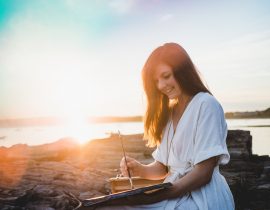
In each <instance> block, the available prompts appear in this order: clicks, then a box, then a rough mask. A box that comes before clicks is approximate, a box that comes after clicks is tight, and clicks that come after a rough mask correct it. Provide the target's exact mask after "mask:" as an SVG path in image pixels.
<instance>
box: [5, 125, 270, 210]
mask: <svg viewBox="0 0 270 210" xmlns="http://www.w3.org/2000/svg"><path fill="white" fill-rule="evenodd" d="M141 139H142V135H141V134H138V135H129V136H124V145H125V149H126V153H127V154H128V155H129V156H131V157H134V158H136V159H138V160H139V161H141V162H143V163H149V162H151V161H152V160H153V159H152V157H151V153H152V151H153V149H150V148H146V147H145V142H144V141H142V140H141ZM227 145H228V148H229V152H230V155H231V161H230V163H229V164H228V165H225V166H222V167H221V172H222V174H223V175H224V176H225V178H226V179H227V181H228V183H229V185H230V188H231V190H232V192H233V195H234V199H235V203H236V209H237V210H267V209H268V210H270V158H269V156H258V155H254V154H252V137H251V136H250V133H249V131H240V130H233V131H232V130H231V131H229V133H228V137H227ZM121 157H122V148H121V142H120V141H119V139H118V137H117V135H112V136H111V137H110V138H107V139H99V140H93V141H90V142H89V143H87V144H85V145H83V146H81V145H79V144H77V143H76V141H74V140H72V139H61V140H59V141H57V142H55V143H52V144H45V145H41V146H27V145H15V146H13V147H10V148H4V147H0V209H2V210H8V209H16V210H20V209H29V210H35V209H43V210H45V209H46V210H53V209H66V210H68V209H73V208H74V207H75V206H76V204H77V203H76V201H75V199H73V198H72V196H71V195H74V196H76V197H77V198H79V199H85V198H89V197H94V196H99V195H104V194H108V193H110V185H109V183H108V179H109V178H111V177H115V176H116V175H117V174H118V173H119V171H118V168H119V161H120V159H121Z"/></svg>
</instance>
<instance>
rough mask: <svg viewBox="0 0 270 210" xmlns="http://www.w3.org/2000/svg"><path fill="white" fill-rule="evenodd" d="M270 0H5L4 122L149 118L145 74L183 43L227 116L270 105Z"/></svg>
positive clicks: (1, 3)
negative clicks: (160, 49) (159, 55)
mask: <svg viewBox="0 0 270 210" xmlns="http://www.w3.org/2000/svg"><path fill="white" fill-rule="evenodd" d="M269 9H270V1H253V0H243V1H209V0H207V1H188V0H186V1H168V0H167V1H165V0H147V1H143V0H137V1H136V0H107V1H105V0H98V1H86V0H57V1H55V0H24V1H21V0H8V1H7V0H0V119H1V118H2V119H3V118H24V117H38V116H69V117H79V116H100V115H101V116H106V115H118V116H125V115H141V114H143V110H144V106H145V100H143V90H142V86H141V75H140V72H141V69H142V66H143V64H144V62H145V60H146V58H147V56H148V55H149V53H150V52H151V51H152V50H153V49H154V48H156V47H157V46H159V45H162V44H163V43H165V42H177V43H179V44H181V45H182V46H183V47H184V48H185V49H186V50H187V51H188V53H189V54H190V56H191V58H192V60H193V61H194V63H195V65H196V66H197V68H198V69H199V70H200V72H201V73H202V75H203V76H204V79H205V80H206V81H207V83H208V86H209V88H210V90H211V91H212V92H213V93H214V95H215V96H216V97H217V99H218V100H219V101H220V102H221V104H222V105H223V108H224V111H225V112H228V111H246V110H250V111H251V110H262V109H266V108H268V107H269V104H270V97H269V96H270V94H269V90H270V82H269V81H270V59H269V58H270V28H269V26H270V13H269Z"/></svg>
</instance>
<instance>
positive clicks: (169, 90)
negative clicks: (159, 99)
mask: <svg viewBox="0 0 270 210" xmlns="http://www.w3.org/2000/svg"><path fill="white" fill-rule="evenodd" d="M172 90H173V88H169V89H167V90H165V93H167V94H168V93H170V92H171V91H172Z"/></svg>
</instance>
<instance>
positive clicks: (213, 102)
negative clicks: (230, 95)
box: [195, 92, 221, 108]
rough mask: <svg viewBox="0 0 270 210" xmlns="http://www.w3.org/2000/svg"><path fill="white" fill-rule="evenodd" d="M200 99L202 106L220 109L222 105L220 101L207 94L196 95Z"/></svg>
mask: <svg viewBox="0 0 270 210" xmlns="http://www.w3.org/2000/svg"><path fill="white" fill-rule="evenodd" d="M195 97H197V98H198V100H197V101H198V103H199V104H200V105H202V106H207V107H212V108H220V107H221V105H220V103H219V102H218V100H217V99H216V98H215V97H214V96H213V95H211V94H210V93H207V92H199V93H197V94H196V95H195Z"/></svg>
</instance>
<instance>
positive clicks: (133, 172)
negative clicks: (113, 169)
mask: <svg viewBox="0 0 270 210" xmlns="http://www.w3.org/2000/svg"><path fill="white" fill-rule="evenodd" d="M126 160H127V165H126V161H125V157H123V158H122V160H121V161H120V170H121V173H122V174H123V176H127V177H128V170H127V168H128V169H129V171H130V176H141V174H142V171H143V165H142V164H141V163H140V162H138V161H137V160H135V159H134V158H131V157H128V156H126Z"/></svg>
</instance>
